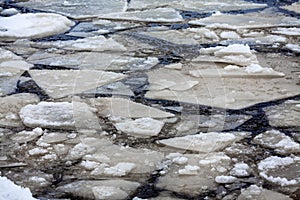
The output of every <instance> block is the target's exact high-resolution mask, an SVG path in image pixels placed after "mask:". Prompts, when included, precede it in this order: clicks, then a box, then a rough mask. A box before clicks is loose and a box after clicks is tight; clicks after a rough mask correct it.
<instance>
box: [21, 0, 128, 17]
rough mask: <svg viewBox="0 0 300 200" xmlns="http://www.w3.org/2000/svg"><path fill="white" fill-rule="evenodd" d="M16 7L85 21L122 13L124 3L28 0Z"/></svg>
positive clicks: (111, 1) (116, 0) (78, 0)
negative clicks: (103, 15) (106, 14)
mask: <svg viewBox="0 0 300 200" xmlns="http://www.w3.org/2000/svg"><path fill="white" fill-rule="evenodd" d="M18 5H19V6H25V7H28V8H32V9H37V10H43V11H47V12H55V13H60V14H63V15H66V16H68V17H71V18H75V19H85V18H92V17H96V16H98V15H100V14H103V13H112V12H123V10H124V8H125V5H126V2H125V1H123V0H109V1H98V0H91V1H84V2H83V1H80V0H68V1H65V0H54V1H36V0H30V1H27V2H20V3H18Z"/></svg>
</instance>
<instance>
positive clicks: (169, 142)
mask: <svg viewBox="0 0 300 200" xmlns="http://www.w3.org/2000/svg"><path fill="white" fill-rule="evenodd" d="M245 136H247V133H217V132H210V133H199V134H196V135H187V136H183V137H175V138H170V139H164V140H159V141H158V144H162V145H165V146H167V147H170V148H173V149H178V150H183V151H186V150H190V151H195V152H200V153H209V152H214V151H220V150H222V149H224V148H225V147H226V146H229V145H230V144H232V143H233V142H235V141H239V140H241V139H243V137H245ZM212 144H213V145H212Z"/></svg>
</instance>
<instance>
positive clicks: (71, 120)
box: [20, 101, 101, 130]
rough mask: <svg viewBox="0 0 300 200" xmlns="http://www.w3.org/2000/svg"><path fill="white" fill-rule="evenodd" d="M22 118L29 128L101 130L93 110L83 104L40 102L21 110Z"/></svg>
mask: <svg viewBox="0 0 300 200" xmlns="http://www.w3.org/2000/svg"><path fill="white" fill-rule="evenodd" d="M45 113H46V115H45ZM20 117H21V118H22V121H23V123H24V124H25V125H26V126H29V127H43V128H56V129H58V128H59V129H75V128H77V129H79V130H80V129H92V130H99V129H101V127H100V125H99V121H98V118H97V117H96V115H95V114H94V113H93V109H92V108H91V107H89V106H88V105H87V104H85V103H82V102H75V101H73V102H72V103H68V102H56V103H55V102H40V103H38V104H37V105H27V106H25V107H23V108H22V109H21V110H20Z"/></svg>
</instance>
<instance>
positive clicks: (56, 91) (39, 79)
mask: <svg viewBox="0 0 300 200" xmlns="http://www.w3.org/2000/svg"><path fill="white" fill-rule="evenodd" d="M62 72H63V73H62ZM29 74H30V76H31V77H32V78H33V80H34V81H35V82H36V83H37V85H38V86H40V87H41V88H42V89H43V90H44V91H45V92H46V93H47V94H48V95H49V96H50V97H52V98H62V97H65V96H68V95H73V94H80V93H82V92H84V91H87V90H90V89H93V88H97V87H99V86H102V85H105V84H109V83H112V82H115V81H118V80H121V79H123V78H125V75H123V74H120V73H114V72H104V71H96V70H63V71H62V70H30V71H29Z"/></svg>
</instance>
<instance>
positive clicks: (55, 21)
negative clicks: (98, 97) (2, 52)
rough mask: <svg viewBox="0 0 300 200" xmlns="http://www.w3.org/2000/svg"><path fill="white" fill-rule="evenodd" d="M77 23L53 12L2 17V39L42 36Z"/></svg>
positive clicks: (57, 32)
mask: <svg viewBox="0 0 300 200" xmlns="http://www.w3.org/2000/svg"><path fill="white" fill-rule="evenodd" d="M74 24H75V23H74V22H72V21H70V20H69V19H68V18H66V17H64V16H62V15H58V14H52V13H27V14H18V15H14V16H11V17H2V18H0V30H1V31H0V40H16V39H18V38H41V37H46V36H51V35H55V34H59V33H63V32H66V31H67V30H69V29H70V27H71V26H73V25H74Z"/></svg>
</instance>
